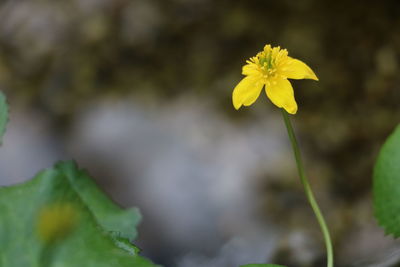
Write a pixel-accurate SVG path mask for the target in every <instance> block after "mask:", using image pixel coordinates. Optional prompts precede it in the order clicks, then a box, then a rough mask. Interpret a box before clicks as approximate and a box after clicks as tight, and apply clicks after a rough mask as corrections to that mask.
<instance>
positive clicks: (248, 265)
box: [241, 264, 285, 267]
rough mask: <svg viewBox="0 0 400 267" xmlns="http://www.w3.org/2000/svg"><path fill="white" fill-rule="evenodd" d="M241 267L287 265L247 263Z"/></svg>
mask: <svg viewBox="0 0 400 267" xmlns="http://www.w3.org/2000/svg"><path fill="white" fill-rule="evenodd" d="M241 267H285V266H283V265H276V264H247V265H243V266H241Z"/></svg>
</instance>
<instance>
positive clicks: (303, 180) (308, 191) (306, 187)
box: [282, 109, 333, 267]
mask: <svg viewBox="0 0 400 267" xmlns="http://www.w3.org/2000/svg"><path fill="white" fill-rule="evenodd" d="M282 115H283V120H284V121H285V125H286V129H287V132H288V135H289V139H290V142H291V143H292V148H293V153H294V157H295V159H296V164H297V171H298V172H299V176H300V180H301V183H302V184H303V187H304V191H305V193H306V196H307V199H308V202H309V203H310V205H311V208H312V209H313V211H314V214H315V217H317V221H318V223H319V226H320V228H321V231H322V234H323V235H324V240H325V246H326V253H327V258H328V259H327V267H333V248H332V241H331V237H330V235H329V230H328V226H327V225H326V222H325V219H324V216H323V215H322V213H321V210H320V209H319V206H318V204H317V201H316V200H315V197H314V194H313V192H312V190H311V187H310V184H309V183H308V179H307V177H306V175H305V173H304V167H303V162H302V159H301V154H300V149H299V146H298V144H297V140H296V136H295V135H294V131H293V127H292V124H291V123H290V119H289V116H288V113H287V112H286V111H285V110H284V109H282Z"/></svg>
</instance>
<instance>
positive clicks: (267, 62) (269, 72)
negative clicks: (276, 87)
mask: <svg viewBox="0 0 400 267" xmlns="http://www.w3.org/2000/svg"><path fill="white" fill-rule="evenodd" d="M257 58H258V65H259V67H260V70H261V73H262V76H263V78H264V79H271V78H272V79H273V78H275V76H276V74H277V69H276V64H275V58H274V57H273V56H272V53H271V51H268V52H267V53H265V52H261V53H259V54H258V55H257Z"/></svg>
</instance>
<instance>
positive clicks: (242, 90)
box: [232, 76, 264, 109]
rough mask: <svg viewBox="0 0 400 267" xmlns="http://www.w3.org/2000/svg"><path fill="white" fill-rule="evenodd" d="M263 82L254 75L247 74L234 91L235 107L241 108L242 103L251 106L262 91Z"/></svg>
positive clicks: (233, 100)
mask: <svg viewBox="0 0 400 267" xmlns="http://www.w3.org/2000/svg"><path fill="white" fill-rule="evenodd" d="M263 85H264V84H263V83H262V82H260V81H259V80H258V79H254V77H251V76H247V77H245V78H243V79H242V80H241V81H240V82H239V83H238V85H236V87H235V89H233V93H232V102H233V106H234V107H235V109H239V108H240V107H241V106H242V105H244V106H250V105H251V104H253V103H254V102H255V101H256V100H257V98H258V96H259V95H260V93H261V89H262V87H263Z"/></svg>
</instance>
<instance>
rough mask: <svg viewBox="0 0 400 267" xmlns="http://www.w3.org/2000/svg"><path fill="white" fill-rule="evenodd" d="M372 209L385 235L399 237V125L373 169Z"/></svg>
mask: <svg viewBox="0 0 400 267" xmlns="http://www.w3.org/2000/svg"><path fill="white" fill-rule="evenodd" d="M373 189H374V208H375V216H376V218H377V220H378V222H379V224H380V225H381V226H382V227H383V228H384V229H385V232H386V234H392V235H393V236H394V237H400V216H399V214H400V203H399V196H400V125H399V126H397V128H396V129H395V131H394V132H393V134H391V135H390V136H389V138H388V139H387V141H386V142H385V144H384V145H383V147H382V150H381V152H380V153H379V157H378V160H377V162H376V165H375V169H374V187H373Z"/></svg>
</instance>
